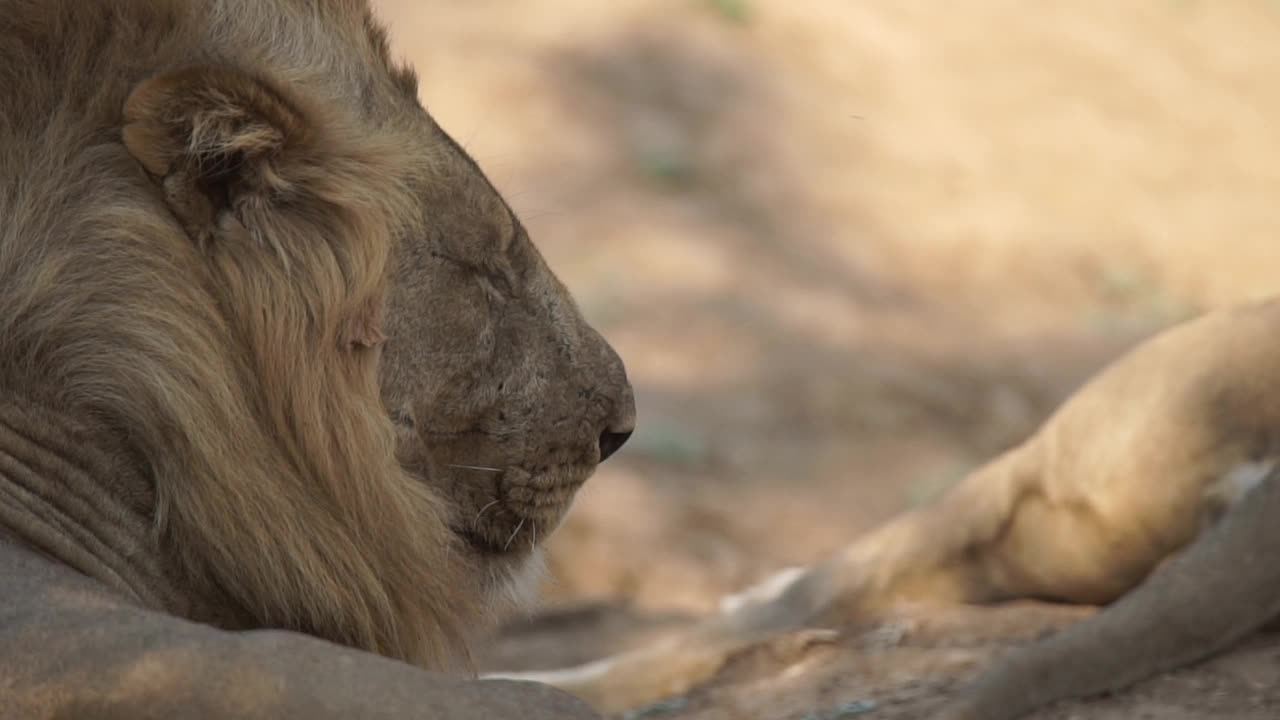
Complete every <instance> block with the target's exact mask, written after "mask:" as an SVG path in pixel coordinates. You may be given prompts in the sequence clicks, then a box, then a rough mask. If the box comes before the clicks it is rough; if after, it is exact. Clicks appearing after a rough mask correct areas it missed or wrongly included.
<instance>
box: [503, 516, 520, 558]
mask: <svg viewBox="0 0 1280 720" xmlns="http://www.w3.org/2000/svg"><path fill="white" fill-rule="evenodd" d="M524 521H525V518H520V522H519V523H518V524H517V525H516V529H515V530H512V531H511V537H509V538H507V544H506V545H503V546H502V552H506V551H507V548H509V547H511V541H512V540H515V539H516V535H519V534H520V528H522V527H524Z"/></svg>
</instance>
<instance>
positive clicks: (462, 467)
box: [445, 465, 502, 473]
mask: <svg viewBox="0 0 1280 720" xmlns="http://www.w3.org/2000/svg"><path fill="white" fill-rule="evenodd" d="M445 467H451V468H457V469H459V470H482V471H484V472H495V473H500V472H502V468H494V467H485V466H483V465H445Z"/></svg>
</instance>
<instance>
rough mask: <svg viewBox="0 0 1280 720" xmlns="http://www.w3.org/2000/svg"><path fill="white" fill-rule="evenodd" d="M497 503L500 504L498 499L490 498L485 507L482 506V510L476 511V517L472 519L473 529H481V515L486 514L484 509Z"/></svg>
mask: <svg viewBox="0 0 1280 720" xmlns="http://www.w3.org/2000/svg"><path fill="white" fill-rule="evenodd" d="M497 504H498V501H497V499H493V500H490V501H489V502H487V503H485V506H484V507H482V508H480V512H478V513H476V519H475V520H472V521H471V528H472V529H473V530H479V529H480V516H481V515H484V511H485V510H488V509H489V508H491V507H493V506H494V505H497Z"/></svg>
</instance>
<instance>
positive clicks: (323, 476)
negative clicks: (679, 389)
mask: <svg viewBox="0 0 1280 720" xmlns="http://www.w3.org/2000/svg"><path fill="white" fill-rule="evenodd" d="M0 14H2V15H3V16H4V17H5V25H6V31H5V33H4V34H3V36H0V168H3V177H2V178H0V217H2V218H4V222H3V225H0V307H3V308H4V309H5V311H4V312H3V313H0V391H3V392H4V393H9V394H12V395H13V396H15V400H14V401H13V402H14V403H15V404H23V405H27V404H29V405H32V406H39V407H43V408H46V409H48V410H50V411H52V412H55V413H57V414H59V415H65V416H68V417H79V418H92V419H94V423H93V427H94V428H96V430H95V431H94V434H93V436H92V441H93V442H94V443H97V444H100V445H102V446H103V447H104V448H107V451H108V452H109V453H111V454H113V455H119V454H124V455H127V456H128V457H130V458H132V459H133V461H135V462H136V463H137V465H138V467H141V468H143V469H144V472H143V475H144V476H145V477H144V479H143V482H145V483H146V485H147V487H148V488H149V489H148V490H147V492H149V493H154V505H153V507H151V508H150V512H149V513H148V515H149V519H150V521H151V522H152V523H153V528H154V535H153V537H152V539H151V541H150V542H151V543H152V544H151V545H149V546H147V547H149V548H150V551H151V552H154V553H157V554H158V555H159V556H160V557H161V558H162V559H163V562H162V563H161V565H163V566H164V567H165V568H167V569H166V570H165V572H166V573H168V575H167V577H165V578H164V581H165V582H167V583H170V584H173V585H175V586H177V587H178V588H180V594H181V600H175V601H173V602H172V603H170V604H171V606H169V607H164V608H161V609H164V610H166V611H168V612H171V613H175V614H179V615H184V616H187V617H191V618H193V619H197V620H204V621H207V622H215V623H218V624H220V625H223V626H225V627H232V628H244V627H268V628H284V629H292V630H299V631H302V632H306V633H309V634H312V635H315V636H318V637H321V638H324V639H327V640H331V641H334V642H338V643H342V644H346V645H349V646H352V647H355V648H359V649H364V650H369V651H373V652H377V653H380V654H383V655H387V656H390V657H393V658H398V659H403V660H407V661H410V662H413V663H416V664H418V665H421V666H425V667H437V668H438V667H453V666H457V665H458V664H459V663H463V662H465V661H466V658H467V647H468V642H469V640H470V638H471V637H472V636H473V635H474V633H475V630H476V629H477V628H483V627H485V626H487V625H488V624H490V623H491V621H492V619H493V617H494V616H495V615H496V614H497V613H498V612H500V611H501V610H502V608H503V607H504V606H505V605H507V604H509V603H508V598H507V596H508V595H510V594H511V593H512V589H511V588H512V585H513V583H517V582H519V581H520V577H521V575H522V574H523V573H524V568H525V566H526V565H527V564H528V563H529V562H530V558H531V557H532V554H533V550H534V545H535V544H536V542H537V541H538V540H541V539H542V538H544V537H545V536H546V535H547V534H548V533H549V532H550V531H551V530H552V529H553V528H554V526H555V524H556V522H558V520H559V518H560V517H561V515H562V514H563V512H564V511H565V510H566V509H567V506H568V503H569V502H570V500H571V497H572V494H573V491H574V490H576V488H577V487H578V486H579V485H580V484H581V482H582V481H584V480H585V479H586V477H587V475H589V474H590V472H591V470H592V469H593V468H594V467H595V465H596V463H597V462H598V461H599V460H600V459H601V455H602V451H601V443H602V442H605V441H604V440H602V439H601V438H602V433H603V434H604V435H605V436H607V437H610V438H612V441H611V442H612V443H613V444H614V445H615V446H616V444H618V443H620V442H621V440H625V437H626V434H628V433H629V432H630V429H631V425H632V423H633V417H634V408H633V404H632V399H631V391H630V388H629V386H628V385H627V382H626V378H625V374H624V373H623V371H622V366H621V364H620V362H619V361H618V359H617V357H616V355H614V353H613V352H612V350H611V349H610V348H609V347H608V346H607V344H606V343H605V342H604V341H603V340H602V339H601V338H600V337H599V336H598V335H597V334H596V333H595V332H594V331H593V330H591V329H590V328H589V327H588V326H587V325H586V324H585V322H584V321H583V320H582V318H581V316H580V315H579V314H578V313H577V310H576V308H574V306H573V304H572V301H571V299H570V298H569V296H568V293H567V291H566V290H565V289H564V288H563V286H561V285H560V284H559V283H558V281H556V280H555V278H554V276H553V275H552V274H551V272H550V270H548V269H547V267H546V265H545V263H543V262H542V260H541V258H540V257H538V256H537V252H536V250H534V249H533V247H532V245H531V244H530V243H529V240H528V238H527V237H526V236H525V234H524V231H523V229H522V228H520V227H519V224H518V223H517V222H516V221H515V219H514V217H513V216H512V215H511V213H510V211H509V210H508V209H507V207H506V205H505V204H504V203H503V202H502V200H501V198H500V197H499V196H498V195H497V193H496V192H495V191H494V190H493V189H492V187H491V186H490V185H489V184H488V182H487V181H486V180H485V179H484V177H483V175H482V174H481V173H480V171H479V170H478V169H477V168H476V167H475V165H474V164H473V163H472V162H471V161H470V159H469V158H467V157H466V155H465V153H463V152H462V151H461V149H459V148H458V147H457V146H456V145H455V144H454V143H453V142H452V141H451V140H449V139H448V137H447V136H446V135H444V133H443V131H441V130H440V129H439V128H438V127H437V126H436V125H435V124H434V123H433V122H432V120H431V119H430V117H429V116H428V115H427V114H426V113H425V112H424V111H423V110H422V108H421V107H420V106H419V105H418V103H417V100H416V97H414V92H415V86H414V81H413V78H412V74H411V73H409V72H408V71H406V70H404V69H401V68H398V67H396V66H395V65H394V64H393V63H392V62H391V61H390V60H389V59H388V57H387V52H386V42H385V37H384V35H383V33H382V31H381V30H380V29H379V28H378V27H377V26H376V24H374V22H373V20H372V18H371V17H370V15H369V11H368V9H367V7H366V6H365V3H364V2H357V1H356V0H273V1H270V2H268V1H265V0H190V1H188V2H177V1H176V0H172V1H170V0H115V1H113V2H101V3H99V2H92V3H85V2H81V1H80V0H3V1H2V2H0ZM495 283H497V284H498V285H497V286H495ZM477 293H478V294H477ZM512 322H516V324H517V325H518V327H512V325H511V323H512ZM388 338H389V340H388ZM495 339H497V340H501V341H503V342H501V343H495ZM384 341H385V342H386V344H385V345H384ZM380 366H381V367H380ZM498 387H500V388H501V389H495V388H498ZM531 408H537V412H533V411H532V410H531ZM389 409H390V410H391V412H392V414H393V415H394V416H395V417H396V418H397V419H399V420H401V421H402V422H401V427H400V428H399V429H398V430H397V428H396V426H395V425H394V424H393V423H392V421H391V418H390V417H389V414H388V410H389ZM499 415H501V416H502V417H503V418H504V421H503V424H502V425H501V426H498V425H497V424H495V422H493V421H492V420H491V416H494V417H496V416H499ZM547 417H555V418H559V419H562V421H560V422H558V423H557V422H548V421H547ZM508 418H509V419H508ZM415 424H416V426H415ZM441 428H448V429H449V433H447V434H441V433H439V432H436V431H438V430H439V429H441ZM455 464H456V465H470V466H484V467H492V468H494V470H495V472H494V473H493V476H492V477H490V476H485V477H484V478H483V482H475V481H474V477H473V476H471V475H468V476H467V477H466V478H465V481H464V480H460V479H459V478H458V475H459V473H460V472H468V473H470V472H473V471H458V470H456V469H452V465H455ZM108 469H109V466H105V465H104V466H99V467H97V470H98V471H99V474H100V475H101V474H102V473H103V472H105V471H106V470H108ZM102 483H103V485H102V487H104V488H105V487H107V486H108V485H109V483H108V482H107V480H106V479H105V478H104V479H103V480H102ZM463 485H467V486H468V487H472V490H470V491H466V492H464V491H461V490H459V487H460V486H463ZM473 486H474V487H473ZM475 487H479V488H480V489H475ZM490 500H493V501H494V502H493V503H490V506H491V509H490V511H489V513H488V514H487V515H486V516H485V517H484V518H483V519H482V520H481V519H477V515H478V514H480V513H481V510H482V509H483V506H484V504H485V503H489V502H490ZM3 519H5V520H6V522H5V523H4V524H5V525H8V526H11V527H10V530H11V531H12V532H13V533H14V534H16V535H17V536H18V537H20V538H21V537H23V535H24V531H23V530H24V528H23V526H22V518H21V517H17V518H16V519H15V518H3ZM472 524H474V525H475V529H472V528H471V527H469V526H470V525H472ZM531 531H532V533H533V535H530V532H531ZM498 538H502V539H503V541H504V542H505V546H504V545H503V543H502V542H499V541H498ZM55 554H56V553H55ZM90 565H92V564H90ZM78 569H81V570H82V571H83V572H86V573H87V574H90V575H92V576H95V577H99V578H100V579H102V580H103V581H104V582H107V583H108V584H109V585H113V586H114V587H117V589H119V590H121V591H122V592H126V593H130V594H131V595H132V596H134V597H139V598H144V597H151V596H154V595H155V593H147V592H146V591H145V590H146V589H145V588H139V587H129V586H128V585H129V584H128V583H122V582H120V581H119V580H118V574H113V573H109V572H107V571H106V570H105V569H103V568H100V567H96V566H89V567H79V568H78ZM156 581H157V582H159V581H160V580H159V579H157V580H156Z"/></svg>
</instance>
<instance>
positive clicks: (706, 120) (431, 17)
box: [378, 0, 1280, 720]
mask: <svg viewBox="0 0 1280 720" xmlns="http://www.w3.org/2000/svg"><path fill="white" fill-rule="evenodd" d="M378 4H379V6H380V8H381V10H382V13H383V15H384V17H386V18H387V19H388V20H389V21H390V23H391V27H392V32H393V35H394V39H395V42H396V44H397V46H398V48H399V51H400V52H401V54H402V55H404V56H405V57H406V58H408V59H411V60H412V61H413V62H414V63H415V64H416V65H417V67H418V68H419V71H420V74H421V76H422V96H423V99H424V101H425V102H426V104H427V105H428V107H429V108H430V109H431V111H432V112H433V113H434V114H435V116H436V117H437V118H438V119H439V120H440V121H441V122H442V123H443V124H444V125H445V126H446V127H447V128H449V129H450V131H451V132H452V134H453V135H454V136H455V137H456V138H457V139H458V140H459V141H460V142H461V143H463V144H464V145H465V146H466V147H467V148H468V149H469V150H470V151H471V152H472V153H473V154H474V155H475V156H476V158H477V159H478V161H479V162H480V163H481V165H482V166H483V167H485V168H486V170H487V171H488V172H489V174H490V176H491V177H492V179H493V180H494V181H495V183H496V184H497V185H498V186H499V188H500V189H501V190H502V191H503V192H504V193H505V194H506V195H507V197H508V198H509V199H510V200H511V202H512V204H513V206H514V207H515V208H516V210H517V212H519V213H520V214H521V216H522V217H523V218H524V220H525V222H526V224H527V225H528V226H529V228H530V230H531V232H532V233H533V235H534V236H535V239H536V240H537V242H538V243H539V244H540V246H541V247H542V249H543V250H544V252H545V254H546V255H547V256H548V258H549V260H550V261H551V263H552V265H553V266H554V267H555V268H556V269H557V271H558V272H559V273H560V275H561V277H562V278H564V280H565V281H566V283H567V284H568V285H569V286H570V287H571V288H572V289H573V291H574V292H575V293H576V294H577V296H578V297H579V299H580V300H581V304H582V306H583V309H584V311H585V312H586V314H587V315H588V316H589V317H590V319H591V320H592V321H593V322H594V323H595V324H596V325H597V327H599V328H600V329H601V330H602V331H603V332H604V333H605V335H606V336H608V337H609V339H610V340H611V341H613V343H614V344H615V345H616V347H617V348H618V350H619V351H620V352H621V353H622V355H623V357H624V358H625V359H626V361H627V364H628V366H629V369H630V372H631V375H632V378H633V380H634V382H635V385H636V388H637V397H638V403H639V406H640V430H639V432H638V433H637V435H636V437H635V438H634V439H633V441H632V442H631V444H630V445H628V446H627V448H625V449H624V450H623V451H622V452H621V453H620V454H619V456H618V458H617V459H616V460H613V461H610V463H609V464H608V466H607V467H605V468H603V469H602V470H601V472H600V473H599V474H598V475H597V477H596V478H595V479H594V480H593V481H592V482H591V483H590V484H589V485H588V487H587V488H586V489H585V490H584V492H583V493H582V496H581V498H580V500H579V501H578V503H577V505H576V507H575V509H574V513H573V515H572V516H571V518H570V519H569V520H568V521H567V523H566V525H565V526H564V527H563V528H561V529H560V530H559V531H558V532H557V533H556V535H555V536H554V537H553V538H552V540H551V543H550V547H551V561H552V569H553V573H554V580H553V581H552V582H551V583H550V584H549V585H548V587H547V592H546V598H547V601H546V606H545V607H544V608H542V609H541V610H539V611H538V612H537V613H536V614H535V615H534V616H533V617H531V618H529V619H527V620H526V621H523V622H521V623H518V624H517V625H515V626H513V627H512V628H510V629H509V630H508V631H507V632H506V633H505V634H504V635H503V637H502V638H501V639H500V641H499V643H498V645H497V647H496V648H495V649H494V651H493V653H492V655H491V656H490V657H489V658H487V659H486V661H485V664H486V666H487V667H489V668H492V669H524V668H544V667H555V666H560V665H564V664H567V663H572V662H577V661H580V660H585V659H590V658H593V657H596V656H599V655H601V654H605V653H608V652H613V651H616V650H619V649H622V648H626V647H629V646H633V645H636V644H639V643H643V642H645V641H646V640H647V639H652V638H653V637H655V636H657V635H660V634H662V633H663V632H668V631H670V630H671V629H672V628H677V627H679V625H680V624H681V623H684V622H687V621H688V620H689V618H691V617H695V616H697V615H698V614H702V613H707V612H711V611H712V610H713V609H714V607H715V605H716V602H717V600H718V598H719V597H720V596H721V595H723V594H725V593H728V592H732V591H734V590H737V589H740V588H741V587H743V586H745V585H747V584H748V583H750V582H751V581H753V580H756V579H758V578H761V577H763V576H765V575H767V574H769V573H770V572H772V571H774V570H776V569H778V568H780V567H783V566H786V565H791V564H796V563H807V562H811V561H813V560H815V559H818V558H821V557H823V556H824V555H825V554H826V553H828V552H830V551H831V550H832V549H834V548H836V547H838V546H840V545H842V544H844V543H845V542H847V541H848V540H850V539H851V538H853V537H855V536H856V535H857V534H858V533H860V532H863V531H865V530H867V529H868V528H870V527H871V526H873V525H874V524H876V523H878V522H880V521H883V520H884V519H885V518H887V517H889V516H890V515H891V514H893V513H895V512H897V511H899V510H901V509H903V508H906V507H909V506H911V505H913V504H916V503H920V502H924V501H926V500H928V499H929V498H930V497H932V496H933V495H934V494H936V493H937V492H938V491H939V490H940V489H942V488H945V487H946V486H947V485H948V484H949V483H951V482H953V481H954V480H955V479H956V478H958V477H959V476H960V475H961V474H962V473H963V472H965V471H966V470H967V469H969V468H971V467H973V466H974V465H976V464H977V463H979V462H980V461H982V460H983V459H984V458H987V457H989V456H991V455H992V454H994V453H995V452H997V451H999V450H1000V449H1002V448H1004V447H1007V446H1008V445H1010V444H1011V443H1014V442H1017V441H1018V440H1019V439H1021V438H1022V437H1024V436H1025V435H1026V434H1027V433H1028V432H1030V430H1031V429H1032V428H1033V427H1034V426H1035V425H1036V423H1038V422H1039V421H1040V420H1041V419H1042V418H1043V417H1044V416H1045V415H1046V414H1047V413H1048V412H1049V411H1050V410H1051V409H1052V408H1053V407H1054V406H1055V404H1056V403H1058V402H1059V401H1060V400H1061V399H1062V398H1063V397H1065V395H1066V394H1067V393H1069V392H1070V391H1071V390H1072V389H1073V388H1074V387H1075V386H1076V385H1077V384H1078V383H1079V382H1080V381H1081V379H1082V378H1084V377H1086V376H1087V375H1088V374H1089V373H1091V372H1092V371H1094V370H1095V369H1097V368H1098V367H1099V366H1100V365H1102V364H1103V363H1105V362H1106V361H1107V360H1109V359H1110V358H1112V357H1114V356H1115V354H1116V353H1118V352H1120V351H1122V350H1123V349H1124V348H1126V347H1128V346H1130V345H1131V344H1133V343H1134V342H1136V341H1138V340H1139V339H1141V338H1143V337H1145V336H1146V335H1148V334H1149V333H1151V332H1154V331H1156V330H1158V329H1159V328H1161V327H1164V326H1165V325H1167V324H1168V323H1170V322H1173V321H1175V320H1177V319H1179V318H1181V317H1185V316H1186V315H1188V314H1191V313H1194V312H1197V311H1198V310H1201V309H1204V308H1208V307H1213V306H1217V305H1222V304H1225V303H1230V302H1234V301H1239V300H1245V299H1250V298H1253V297H1257V296H1259V295H1262V294H1265V293H1267V292H1270V291H1273V290H1274V289H1275V288H1276V287H1277V286H1278V283H1277V277H1278V275H1280V254H1277V251H1276V250H1275V245H1276V241H1275V239H1274V235H1275V233H1276V230H1277V228H1280V202H1277V201H1276V195H1277V190H1280V162H1277V161H1278V160H1280V133H1278V132H1276V130H1275V118H1277V117H1280V83H1277V82H1276V78H1277V77H1280V43H1277V42H1276V38H1277V37H1280V35H1277V33H1278V32H1280V4H1278V3H1276V2H1272V1H1269V0H1239V1H1237V2H1212V1H1211V0H1147V1H1146V2H1135V3H1116V2H1112V1H1111V0H1077V1H1076V2H1071V3H1036V4H1034V5H1028V4H1026V3H1019V2H1014V0H971V1H970V2H966V3H963V4H962V5H957V6H955V7H954V8H949V7H944V6H943V5H940V4H938V3H936V2H932V1H931V0H864V1H863V2H856V3H854V2H848V1H847V0H805V2H783V1H782V0H769V1H766V0H757V1H756V2H747V1H746V0H609V2H599V1H598V0H540V1H539V2H536V3H535V2H532V1H531V0H524V1H517V0H505V1H499V0H433V1H426V0H381V2H379V3H378ZM1082 612H1085V611H1083V610H1080V609H1070V608H1053V607H1047V606H1037V605H1018V606H1014V607H1007V608H995V609H977V608H955V609H922V608H915V609H911V608H904V609H903V610H902V613H901V615H899V616H895V617H891V618H881V619H878V620H875V621H871V620H869V619H862V620H863V622H861V623H859V624H851V625H850V627H848V628H845V629H844V632H843V634H842V635H841V636H840V638H839V639H838V640H836V641H835V642H834V643H830V644H821V645H816V646H811V647H807V648H804V647H800V646H798V645H797V646H785V643H784V646H782V647H775V646H770V647H762V648H758V649H754V650H752V651H749V652H747V653H744V654H743V656H742V657H740V658H737V659H736V660H735V661H734V662H733V663H731V664H730V666H729V667H727V668H726V669H725V670H724V672H722V673H721V675H720V676H719V677H717V678H716V679H715V680H714V681H713V682H711V683H710V684H709V685H707V686H706V687H701V688H697V689H695V690H693V691H692V692H691V693H688V694H687V695H681V696H679V697H677V698H675V699H673V700H672V701H671V702H668V703H665V704H663V705H661V706H655V707H651V708H646V709H642V710H640V711H639V712H634V713H632V714H631V716H632V717H634V718H641V717H644V718H651V717H652V718H658V717H661V718H683V719H693V718H697V719H700V720H702V719H706V720H710V719H711V718H795V719H797V720H799V719H805V720H837V719H839V718H852V717H866V718H919V717H927V714H928V712H929V710H930V708H933V707H936V705H937V703H938V702H940V701H941V700H942V699H944V698H945V697H946V696H947V694H948V692H949V691H950V690H952V689H953V688H954V687H955V685H956V683H957V682H958V681H959V680H960V679H963V678H964V677H967V676H969V675H970V674H971V673H973V672H974V671H975V670H976V669H977V668H979V667H980V666H981V665H982V663H983V662H984V660H985V659H986V658H988V657H990V656H991V655H992V654H993V653H998V652H1001V651H1002V650H1004V649H1006V648H1008V647H1010V646H1012V645H1014V644H1016V643H1019V642H1025V641H1027V640H1029V639H1032V638H1034V637H1036V636H1038V635H1039V634H1042V633H1044V632H1050V631H1052V629H1053V628H1055V627H1060V626H1061V625H1062V624H1063V623H1066V622H1070V621H1071V620H1073V619H1076V618H1078V617H1080V615H1081V613H1082ZM852 620H853V619H851V621H852ZM1277 716H1280V639H1274V638H1267V637H1262V638H1259V639H1257V640H1255V641H1253V642H1251V643H1249V644H1248V645H1247V646H1246V647H1244V648H1242V649H1240V650H1238V651H1237V652H1235V653H1232V654H1230V655H1228V656H1227V657H1224V658H1221V659H1219V660H1217V661H1214V662H1211V663H1208V664H1206V665H1203V666H1201V667H1198V668H1193V669H1190V670H1186V671H1183V672H1179V673H1174V674H1171V675H1169V676H1166V677H1163V678H1159V679H1157V680H1154V681H1152V682H1149V683H1146V684H1143V685H1141V686H1140V687H1138V688H1136V689H1134V690H1132V691H1129V692H1126V693H1122V694H1120V695H1118V696H1116V697H1113V698H1108V699H1104V700H1101V701H1097V702H1093V703H1088V704H1078V705H1071V706H1069V707H1062V708H1057V709H1054V710H1052V711H1050V712H1047V713H1044V714H1042V715H1040V716H1038V717H1041V718H1058V719H1065V718H1109V719H1117V720H1118V719H1119V718H1164V719H1168V720H1182V719H1184V718H1185V719H1188V720H1189V719H1191V718H1227V719H1234V720H1245V719H1253V718H1258V719H1261V718H1274V717H1277Z"/></svg>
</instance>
